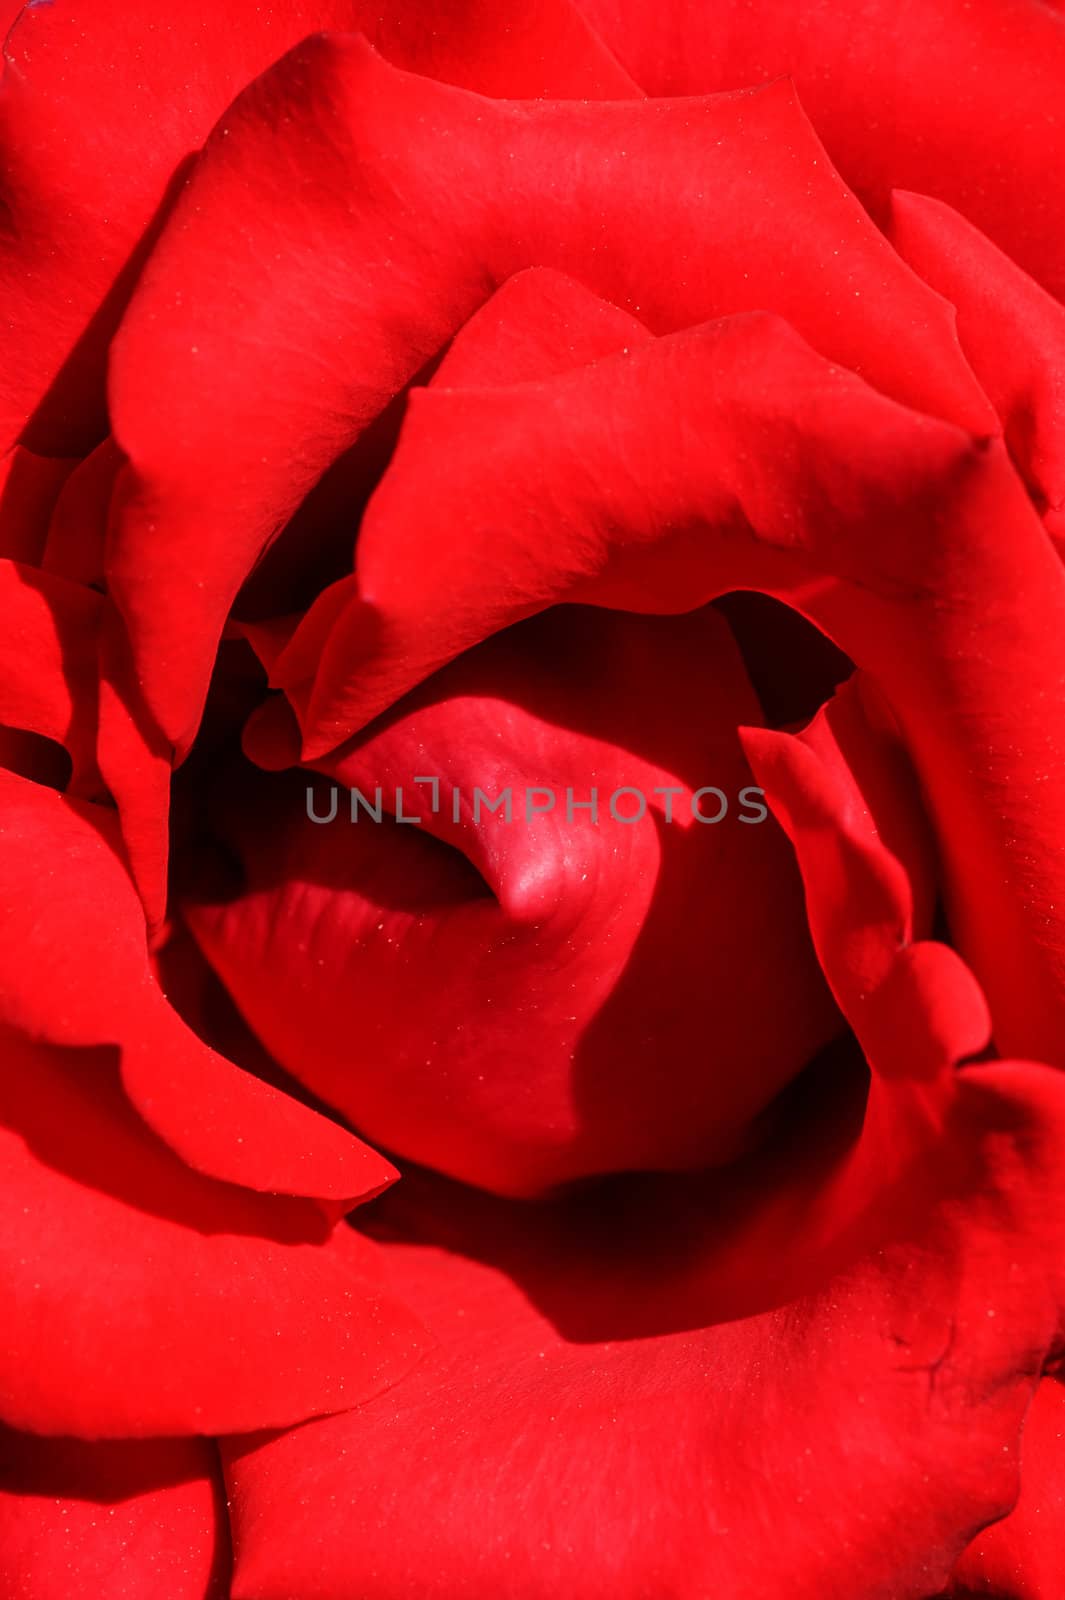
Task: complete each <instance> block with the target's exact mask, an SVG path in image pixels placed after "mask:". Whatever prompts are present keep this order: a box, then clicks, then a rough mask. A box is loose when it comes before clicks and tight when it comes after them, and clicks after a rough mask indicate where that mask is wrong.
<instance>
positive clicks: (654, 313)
mask: <svg viewBox="0 0 1065 1600" xmlns="http://www.w3.org/2000/svg"><path fill="white" fill-rule="evenodd" d="M279 126H280V127H281V128H282V129H283V130H284V132H283V135H282V136H281V137H280V142H278V135H277V133H276V130H277V128H278V127H279ZM267 149H268V150H269V151H270V152H271V177H270V180H269V182H264V181H263V170H264V167H263V163H264V151H265V150H267ZM441 149H446V151H447V155H448V174H449V177H448V182H447V183H446V184H442V183H441V182H440V181H439V180H438V177H437V172H438V160H439V154H440V151H441ZM279 193H283V194H284V197H285V198H284V203H283V204H279ZM634 214H638V215H639V216H640V219H641V221H640V226H639V228H638V229H636V228H634V227H633V225H632V219H633V216H634ZM796 218H801V221H802V226H801V230H800V232H801V240H802V242H801V248H800V247H799V234H798V233H797V231H796ZM710 238H712V239H713V241H714V247H713V249H712V250H708V249H707V248H706V240H707V239H710ZM325 263H330V264H331V265H330V266H329V268H328V270H327V269H326V268H325ZM537 265H538V266H544V267H554V268H557V269H559V270H562V271H568V272H570V273H572V274H573V275H574V276H576V277H577V278H578V279H579V280H580V281H581V282H583V283H584V284H585V285H586V286H587V287H589V288H591V289H593V290H595V291H596V292H597V293H599V294H601V295H603V296H604V297H605V298H606V299H608V300H612V301H614V302H616V303H617V304H618V305H621V306H624V307H626V308H627V309H629V310H631V311H632V312H633V314H634V315H636V316H638V317H639V318H640V319H641V320H642V321H644V322H646V323H647V325H648V326H649V327H650V328H651V329H652V331H654V332H656V333H661V332H664V331H667V330H671V329H676V328H679V327H684V326H686V325H688V324H691V323H694V322H699V321H701V320H703V319H705V318H706V317H708V316H713V315H719V314H722V313H725V312H733V311H740V310H747V309H752V308H757V307H765V306H769V307H772V308H773V309H775V310H778V311H780V312H781V313H782V314H784V315H786V316H788V317H789V318H791V319H792V320H793V321H794V323H795V325H796V326H797V327H798V328H799V329H800V330H802V331H803V332H804V333H805V334H806V335H807V336H808V337H809V338H810V339H811V340H812V341H813V343H814V344H815V345H816V346H817V347H818V348H819V349H820V350H821V351H822V352H823V353H824V354H825V355H827V356H829V357H831V358H833V359H835V360H838V361H841V362H843V363H845V364H846V365H848V366H851V367H854V368H855V369H859V370H861V371H862V372H863V374H864V375H865V376H866V377H867V378H868V380H869V381H870V382H871V383H874V384H876V385H878V386H880V387H881V388H883V389H885V390H886V391H887V392H889V393H891V394H893V395H895V396H897V397H898V398H900V399H903V400H906V401H909V402H911V403H913V404H916V405H920V406H922V407H924V408H925V409H927V410H930V411H933V412H936V413H937V414H942V415H946V416H949V417H951V418H953V419H955V420H957V421H960V422H962V423H964V424H965V425H967V426H969V427H971V428H974V429H977V430H980V429H984V430H992V429H994V427H995V426H996V422H995V419H994V415H993V413H992V411H991V408H990V407H989V405H988V403H987V401H986V398H985V397H984V396H983V394H982V392H981V391H980V390H979V387H978V385H977V384H976V383H975V380H974V378H973V376H972V373H971V371H970V370H969V368H968V366H967V365H966V363H965V361H964V359H963V358H962V356H961V352H960V349H959V346H958V344H957V339H956V336H955V332H954V326H953V319H952V316H951V313H950V310H949V307H947V306H946V305H945V303H944V302H943V301H942V300H941V299H940V297H939V296H938V295H936V294H934V293H933V292H932V291H931V290H929V289H928V288H927V287H926V286H925V285H923V284H922V283H921V282H920V280H919V279H918V278H917V277H916V276H915V275H914V274H913V273H911V272H910V270H909V269H908V268H907V267H906V266H905V265H904V264H903V263H902V262H901V261H900V260H899V258H898V256H897V255H896V253H895V252H894V251H893V250H892V249H891V247H890V246H889V245H888V243H887V242H886V241H885V240H884V238H883V237H882V236H881V235H880V234H879V232H878V231H877V230H876V229H875V228H874V227H873V225H872V224H871V222H870V221H869V219H868V217H867V216H866V215H865V214H864V212H863V211H862V209H861V207H860V206H859V205H858V204H857V202H856V201H855V200H854V199H853V197H852V196H851V195H849V194H848V192H847V191H846V190H845V189H844V188H843V186H842V185H841V183H840V181H839V179H838V177H837V176H836V174H835V173H834V172H833V171H832V168H831V166H830V164H829V163H828V161H827V159H826V157H825V154H824V151H823V149H822V147H821V145H820V144H819V143H818V141H817V139H816V138H815V136H814V135H813V133H812V130H811V129H810V127H809V124H808V123H807V122H806V120H805V117H804V116H803V113H802V111H801V109H800V107H799V106H798V104H797V102H796V100H795V98H794V96H793V95H792V94H791V92H790V91H789V90H788V89H787V87H786V86H783V85H778V86H776V87H774V88H771V89H767V90H765V91H764V92H761V93H757V94H753V95H750V94H740V95H735V96H723V97H716V98H711V99H706V100H691V101H687V100H678V101H658V102H640V101H635V100H632V101H625V102H619V103H609V104H605V105H594V104H581V105H575V104H568V103H562V102H550V101H538V102H527V101H522V102H513V101H492V102H486V101H485V100H484V99H483V98H481V97H478V96H476V95H471V94H467V93H463V92H460V91H459V90H456V89H453V88H450V87H445V86H443V85H440V84H437V83H433V82H431V81H430V80H428V79H425V78H420V77H416V76H413V75H410V74H406V73H403V72H400V71H397V70H396V69H394V68H392V67H390V66H388V65H386V64H385V62H384V61H382V59H381V58H380V57H379V56H377V55H375V54H374V53H373V51H372V50H371V49H370V48H369V46H368V45H367V44H366V43H365V42H364V41H362V40H357V39H339V38H335V39H316V40H311V41H308V42H307V43H306V44H304V45H302V46H300V47H299V48H297V49H296V50H294V51H293V52H291V53H290V54H289V55H288V56H287V57H286V58H285V59H284V61H282V62H281V63H279V65H278V66H277V67H276V69H274V70H273V71H271V72H270V73H268V74H266V75H265V76H264V77H263V78H261V79H260V80H259V81H258V82H257V83H256V84H255V85H253V86H252V87H251V88H250V89H249V90H248V91H247V92H246V93H245V94H243V95H242V96H241V97H240V98H239V99H238V100H237V101H236V102H235V104H234V105H233V107H232V108H231V110H230V111H229V112H228V113H227V115H226V117H225V118H224V120H223V123H222V124H221V125H220V126H219V128H218V129H217V130H216V133H215V134H214V136H213V137H212V139H211V140H210V142H209V144H208V146H207V148H206V150H205V152H204V154H203V156H202V157H201V159H200V160H199V162H198V163H197V166H196V170H195V172H194V174H193V176H192V179H191V181H190V184H189V186H188V188H187V189H186V191H185V192H184V194H183V195H182V197H181V198H180V200H179V201H178V203H177V205H176V206H175V209H174V213H173V216H172V218H171V220H170V223H169V224H168V226H167V228H166V230H165V232H164V235H163V237H162V238H161V239H160V240H159V242H158V244H157V245H156V247H155V248H154V250H153V251H152V255H151V259H150V261H149V262H148V264H147V266H146V268H145V270H144V273H143V274H142V276H141V279H140V282H139V284H138V287H137V292H136V295H135V297H134V299H133V302H132V303H131V306H130V309H129V312H128V314H127V315H126V317H125V319H124V321H123V325H122V328H121V330H120V332H119V335H118V337H117V339H116V341H115V345H114V350H113V357H112V387H111V393H112V411H113V421H114V428H115V433H116V437H117V439H118V442H119V444H120V445H121V447H122V448H123V450H124V451H125V452H126V454H127V456H128V457H129V458H130V459H129V466H128V468H127V470H126V472H125V473H124V474H123V476H122V478H121V479H120V481H119V485H118V487H117V489H116V496H115V500H114V503H113V514H112V525H111V531H110V536H109V547H108V560H107V570H108V577H109V581H110V583H111V584H112V586H113V588H114V592H115V594H116V597H117V599H118V600H119V603H120V605H121V607H122V609H123V612H124V614H125V616H126V619H127V622H128V625H129V627H130V630H131V635H132V638H133V643H134V650H135V656H136V661H137V667H138V672H139V674H140V675H141V677H142V678H143V681H144V686H145V693H146V697H147V700H148V703H149V705H150V706H151V708H152V710H153V712H154V714H155V715H156V717H157V718H158V720H159V723H160V725H161V727H162V728H163V730H164V731H165V733H166V734H167V736H168V737H169V738H170V740H171V741H172V742H173V743H174V744H176V745H178V746H184V745H185V744H186V743H187V741H188V740H189V738H190V737H191V735H192V733H193V731H194V729H195V726H196V723H197V720H198V717H199V714H200V710H201V708H202V704H203V697H204V693H205V690H206V683H207V677H208V674H209V670H210V664H211V660H212V658H213V654H214V649H215V646H216V643H217V640H218V638H219V636H220V633H221V631H222V626H223V622H224V619H225V616H226V613H227V611H228V609H229V607H230V604H231V602H232V600H233V598H234V596H235V595H236V593H237V592H238V590H239V588H240V586H241V584H242V583H243V581H244V580H245V578H246V576H247V574H248V572H249V570H250V569H251V567H252V566H253V565H254V563H255V562H256V561H257V560H258V558H259V557H260V555H261V553H262V551H263V550H264V549H265V548H266V547H267V546H268V545H269V543H270V542H271V540H272V539H273V538H274V537H275V536H276V535H277V533H278V531H279V530H280V529H281V528H282V526H283V525H284V524H285V522H286V521H287V520H288V518H289V517H290V516H291V515H292V513H293V512H294V510H295V509H296V507H297V505H298V504H299V502H300V500H301V499H302V497H303V496H304V495H305V494H306V492H307V491H308V490H309V489H310V488H311V486H312V485H313V484H314V483H315V481H316V480H317V479H318V478H319V477H320V476H321V474H322V473H323V472H324V471H325V469H326V468H327V467H329V465H330V463H331V462H333V461H334V460H336V459H337V458H338V456H340V455H341V453H342V452H343V451H344V450H345V449H347V448H348V447H349V446H350V445H351V444H352V443H353V441H354V440H355V439H356V438H357V437H358V436H359V434H360V433H361V431H362V430H363V429H365V428H366V427H367V426H368V424H369V423H370V422H371V421H372V420H373V419H374V418H375V417H376V416H378V415H379V414H380V413H381V411H382V409H383V408H384V407H385V406H386V404H387V403H388V402H389V401H390V400H391V399H392V398H393V396H394V395H396V394H397V393H398V392H399V391H400V390H401V389H402V388H403V387H404V385H405V384H407V383H408V382H409V381H410V380H411V379H412V378H413V377H414V376H415V374H416V373H417V372H419V371H420V370H421V369H422V367H423V366H424V364H425V363H426V362H427V361H428V360H429V359H430V358H431V357H433V356H434V355H436V354H437V353H438V352H439V351H440V350H441V349H442V348H443V346H444V345H445V344H446V343H447V342H448V340H449V339H450V338H451V337H452V336H453V335H454V333H455V332H456V331H457V330H458V329H459V328H460V327H461V326H462V324H463V323H464V322H465V321H466V320H467V319H468V318H469V317H470V316H471V315H472V314H473V313H474V312H475V311H476V310H477V309H478V307H479V306H480V305H481V304H483V302H484V301H485V300H486V299H487V298H488V296H489V295H490V293H491V292H492V290H493V289H494V288H495V287H497V286H498V285H499V284H500V283H501V282H503V281H504V280H505V279H506V278H507V277H510V276H512V275H513V274H514V273H515V272H518V271H520V270H521V269H522V268H524V267H528V266H537ZM308 282H313V283H314V285H315V292H314V294H313V295H308V294H306V293H303V292H302V289H303V286H304V285H305V284H306V283H308ZM871 304H874V305H875V306H876V307H877V314H876V315H875V316H872V315H870V314H869V306H870V305H871ZM888 304H890V306H891V308H892V312H891V315H890V316H886V315H885V314H884V307H885V306H886V305H888Z"/></svg>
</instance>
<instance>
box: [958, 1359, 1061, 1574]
mask: <svg viewBox="0 0 1065 1600" xmlns="http://www.w3.org/2000/svg"><path fill="white" fill-rule="evenodd" d="M1063 1467H1065V1390H1063V1389H1062V1386H1061V1382H1060V1381H1059V1380H1058V1379H1057V1378H1044V1379H1043V1381H1042V1383H1040V1384H1039V1385H1038V1387H1037V1388H1036V1391H1035V1397H1034V1399H1033V1401H1032V1408H1031V1410H1030V1411H1029V1413H1028V1417H1027V1420H1026V1422H1025V1424H1024V1440H1023V1443H1022V1446H1021V1493H1020V1499H1019V1500H1018V1502H1017V1505H1016V1507H1015V1508H1014V1510H1012V1511H1011V1512H1010V1514H1009V1516H1008V1517H1005V1518H1004V1519H1003V1520H1002V1521H1001V1522H993V1523H992V1524H991V1526H990V1527H989V1528H987V1529H985V1530H984V1532H983V1533H981V1534H980V1535H978V1537H977V1538H976V1539H975V1540H974V1541H973V1543H972V1544H971V1545H970V1546H969V1548H968V1550H966V1552H965V1554H964V1555H963V1556H962V1558H961V1560H960V1561H959V1563H958V1565H957V1567H956V1568H955V1572H954V1581H953V1583H952V1584H951V1587H950V1591H949V1595H950V1600H965V1597H966V1596H970V1595H987V1594H995V1595H1001V1596H1002V1600H1054V1597H1055V1596H1056V1595H1059V1594H1060V1593H1061V1591H1062V1586H1063V1585H1065V1552H1063V1551H1062V1547H1061V1539H1060V1536H1059V1529H1060V1527H1061V1515H1062V1509H1063V1506H1065V1483H1063Z"/></svg>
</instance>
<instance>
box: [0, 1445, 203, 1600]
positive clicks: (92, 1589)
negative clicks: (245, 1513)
mask: <svg viewBox="0 0 1065 1600" xmlns="http://www.w3.org/2000/svg"><path fill="white" fill-rule="evenodd" d="M229 1562H230V1554H229V1524H228V1520H227V1516H226V1507H225V1491H224V1487H223V1484H222V1480H221V1473H220V1471H219V1464H218V1453H217V1451H216V1449H215V1447H214V1445H213V1444H212V1443H210V1442H209V1441H208V1440H205V1439H153V1440H150V1441H143V1442H141V1441H137V1442H135V1443H134V1442H131V1441H129V1440H121V1441H118V1442H115V1443H104V1444H101V1443H86V1442H84V1441H83V1440H80V1439H42V1438H38V1437H35V1436H34V1435H32V1434H26V1433H17V1432H16V1431H15V1430H14V1429H11V1428H4V1429H2V1430H0V1578H2V1580H3V1584H4V1592H5V1593H6V1594H8V1595H11V1596H12V1597H16V1596H17V1597H18V1600H99V1597H100V1596H104V1595H106V1596H107V1597H108V1600H112V1597H113V1600H159V1597H160V1596H162V1595H166V1597H167V1600H224V1597H225V1596H227V1595H228V1593H229V1582H228V1578H229Z"/></svg>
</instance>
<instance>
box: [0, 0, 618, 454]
mask: <svg viewBox="0 0 1065 1600" xmlns="http://www.w3.org/2000/svg"><path fill="white" fill-rule="evenodd" d="M12 20H13V21H14V20H15V19H14V17H12ZM331 28H338V29H356V30H358V29H364V30H366V31H367V32H369V33H370V34H371V36H372V37H373V38H374V39H375V41H376V42H377V43H378V45H379V46H380V48H382V49H384V50H386V52H388V53H389V54H392V55H394V56H395V58H396V59H397V60H398V61H399V62H401V63H406V64H409V65H411V66H413V67H415V68H416V69H417V70H418V71H423V72H430V73H439V74H440V75H441V76H442V77H445V78H448V77H455V78H457V80H458V81H460V82H462V83H464V84H466V85H467V86H468V87H470V88H472V89H476V90H479V91H481V92H482V93H489V94H491V93H510V94H515V95H524V94H548V93H549V94H556V95H561V96H565V95H569V94H575V95H578V96H579V97H582V98H592V97H596V96H600V95H604V96H608V97H609V96H624V95H627V94H630V93H637V92H638V91H636V90H635V88H634V86H633V84H632V81H631V79H629V77H628V76H627V75H626V73H624V72H623V71H622V69H621V68H620V67H619V66H618V64H617V62H616V60H615V59H614V58H613V57H612V56H611V54H610V52H609V51H608V50H607V49H606V47H605V46H604V45H603V43H602V41H601V40H600V39H599V37H598V36H597V35H596V34H595V33H594V32H593V31H592V30H591V29H590V28H589V27H588V25H587V23H585V22H584V20H583V18H582V17H581V14H580V12H579V11H578V10H577V9H576V7H575V6H573V5H572V4H570V0H518V3H516V4H514V5H511V6H508V8H507V12H506V15H505V16H504V14H503V13H501V12H500V10H499V8H498V7H496V6H493V5H492V4H490V3H488V0H449V3H448V4H446V5H442V4H440V3H439V0H414V3H396V4H388V5H384V6H382V5H380V4H378V3H377V0H292V3H289V4H286V5H284V6H278V7H263V6H261V5H258V4H256V3H255V0H233V3H232V4H230V5H229V6H228V7H227V8H226V10H225V12H224V13H223V12H222V11H220V10H219V9H218V8H217V7H216V6H212V5H208V4H206V3H204V0H180V3H179V4H177V5H174V4H166V5H162V4H159V3H158V0H146V3H144V4H140V5H138V6H137V8H136V11H133V10H131V8H130V7H129V6H127V5H123V4H121V3H119V0H104V3H99V0H93V3H92V4H86V3H85V0H64V3H63V4H61V5H56V6H53V5H33V4H30V5H26V6H24V7H22V8H21V9H20V10H19V13H18V18H17V21H16V22H15V26H14V28H13V31H12V32H11V33H10V34H9V35H8V37H7V40H6V45H5V51H4V56H5V60H4V78H3V87H2V94H0V151H2V152H3V162H2V166H3V171H4V185H3V200H4V205H3V208H2V209H3V211H4V214H5V217H6V222H5V227H4V233H3V236H2V238H0V292H2V295H3V302H4V308H5V313H6V315H7V317H8V340H7V351H6V360H5V369H4V387H3V390H2V401H0V431H2V432H3V433H4V435H5V442H4V447H5V448H6V445H7V443H10V442H12V441H13V440H14V438H15V437H17V436H18V434H19V432H20V430H22V429H23V427H24V425H26V424H27V420H28V428H27V433H26V438H25V441H24V442H26V443H28V444H31V445H32V446H33V447H34V448H35V449H39V450H41V451H43V452H44V453H46V454H52V455H54V454H61V453H63V452H66V453H68V454H75V453H78V454H80V453H84V452H85V451H88V450H91V449H92V448H93V446H95V445H96V444H98V443H99V441H100V439H102V438H103V436H104V434H105V433H106V431H107V421H106V410H105V404H104V361H105V357H106V353H107V345H108V341H109V339H110V337H111V335H112V334H113V332H114V329H115V327H116V326H117V325H118V322H119V320H120V318H121V316H122V312H123V310H124V308H125V305H126V302H127V301H128V298H129V295H130V292H131V290H132V288H133V285H134V283H135V282H136V279H137V274H138V272H139V270H140V267H141V265H142V263H143V260H144V258H145V256H146V254H147V253H148V251H149V250H150V248H151V245H152V241H153V238H154V236H155V234H156V233H157V232H158V229H159V227H160V226H161V225H162V222H163V220H164V218H165V216H166V214H167V212H168V210H169V207H170V204H171V203H172V201H173V199H174V196H175V194H176V193H177V192H178V191H179V190H180V187H181V184H182V182H183V181H184V178H185V176H186V175H187V171H188V169H189V166H190V165H191V158H192V157H193V155H194V153H195V152H196V151H197V150H198V149H199V147H200V146H201V144H202V143H203V141H204V139H205V138H206V136H207V134H208V133H209V132H210V130H211V127H212V125H213V124H214V123H215V122H216V120H217V119H218V117H219V116H221V114H222V113H223V112H224V110H225V108H226V106H227V105H228V104H229V102H230V101H231V100H232V99H233V96H234V95H235V94H237V93H238V92H239V91H240V90H241V89H243V88H244V86H245V85H246V84H247V83H249V82H250V81H251V80H252V79H253V78H255V77H256V76H257V75H258V74H259V73H260V72H263V71H264V70H265V69H266V68H267V67H269V66H270V64H271V62H273V61H276V60H277V59H278V57H280V56H282V55H283V54H284V53H285V51H286V50H288V49H289V48H290V47H291V46H292V45H294V44H296V43H297V41H298V40H300V39H302V38H304V37H305V36H306V35H308V34H312V33H316V32H319V31H322V30H327V29H331ZM5 31H6V30H5ZM87 122H91V125H92V138H90V139H87V138H86V137H85V126H86V123H87ZM146 129H147V130H150V136H149V137H146V135H145V130H146Z"/></svg>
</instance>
